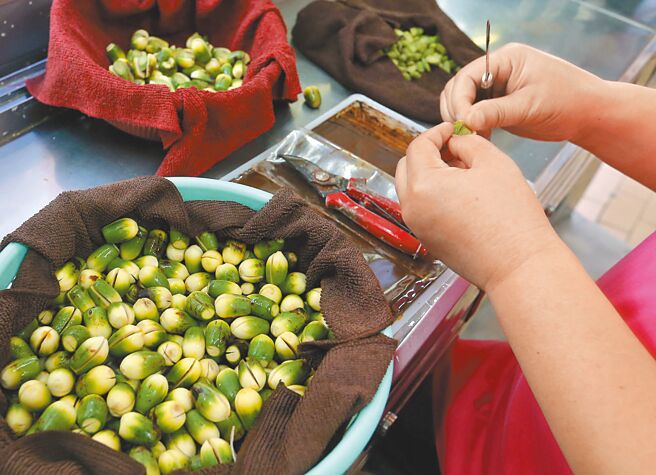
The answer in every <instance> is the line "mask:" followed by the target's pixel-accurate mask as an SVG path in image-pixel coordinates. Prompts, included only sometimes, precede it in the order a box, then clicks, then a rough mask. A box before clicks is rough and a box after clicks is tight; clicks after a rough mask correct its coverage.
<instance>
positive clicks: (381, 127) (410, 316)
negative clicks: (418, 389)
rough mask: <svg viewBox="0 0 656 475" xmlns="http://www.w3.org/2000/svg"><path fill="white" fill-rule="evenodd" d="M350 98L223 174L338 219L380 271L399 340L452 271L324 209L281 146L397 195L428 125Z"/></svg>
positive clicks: (393, 196) (378, 190) (390, 195)
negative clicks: (397, 183)
mask: <svg viewBox="0 0 656 475" xmlns="http://www.w3.org/2000/svg"><path fill="white" fill-rule="evenodd" d="M351 97H352V99H351V101H348V100H347V102H346V103H342V105H341V106H339V107H338V108H337V109H336V110H332V111H329V112H328V113H327V114H326V115H325V116H324V117H322V118H320V119H318V120H317V121H315V122H313V123H311V124H309V125H308V126H307V127H305V128H302V129H297V130H294V131H293V132H291V133H290V134H289V135H288V136H287V137H285V138H284V139H283V140H282V141H281V142H279V143H278V144H277V145H275V146H273V147H271V148H270V149H269V150H267V151H265V152H264V153H262V154H260V155H259V156H257V157H256V158H254V159H253V160H252V161H250V162H248V163H247V164H246V165H244V166H243V167H242V168H240V169H238V170H236V171H235V172H233V173H231V174H230V175H228V176H227V177H226V178H224V179H230V180H231V181H233V182H236V183H241V184H244V185H248V186H253V187H255V188H259V189H262V190H265V191H268V192H271V193H275V192H276V191H277V190H278V189H280V188H281V187H285V186H287V187H291V188H292V189H294V190H295V191H296V192H297V193H298V194H299V195H301V196H302V197H303V198H304V199H305V200H307V202H308V204H309V205H310V206H312V207H313V208H315V209H316V210H317V212H318V213H320V214H322V215H323V216H325V217H327V218H328V219H330V220H332V221H333V222H334V223H335V224H336V225H337V226H339V227H340V228H341V229H342V231H343V232H344V233H345V234H346V235H348V236H349V237H350V238H351V239H352V240H353V242H354V243H355V244H356V246H358V247H359V248H360V249H361V250H362V253H363V255H364V257H365V259H366V260H367V262H368V263H369V266H370V267H371V270H372V271H373V272H374V274H375V275H376V277H377V278H378V280H379V282H380V284H381V287H382V289H383V291H384V292H385V295H386V298H387V300H388V301H389V303H390V305H391V307H392V310H393V312H394V313H395V315H396V316H397V321H396V323H395V325H394V327H396V328H395V329H394V330H395V337H397V338H399V339H401V338H402V337H403V336H405V335H407V334H408V333H409V332H410V331H411V329H412V327H413V325H414V323H416V322H417V321H418V319H419V318H421V316H423V314H424V313H425V312H426V311H427V310H428V309H429V308H430V306H431V305H432V304H433V303H434V302H435V301H436V300H437V299H438V298H439V294H440V293H441V292H443V291H444V289H445V284H444V281H445V279H447V276H446V274H452V273H451V271H448V270H447V268H446V267H445V266H444V265H443V264H442V263H441V262H440V261H438V260H434V259H433V258H431V257H426V258H421V257H418V258H413V257H412V256H408V255H406V254H403V253H401V252H399V251H397V250H395V249H393V248H391V247H389V246H387V245H386V244H384V243H383V242H381V241H379V240H378V239H376V238H375V237H373V236H372V235H370V234H369V233H367V232H366V231H364V230H362V229H361V228H360V227H359V226H357V225H356V224H354V223H353V222H351V221H350V220H348V219H347V218H346V217H344V216H343V215H342V214H341V213H339V212H336V211H333V210H329V209H326V208H325V207H324V205H323V199H322V198H321V197H320V196H319V195H318V194H317V193H315V191H314V190H313V188H312V187H311V186H310V185H309V184H307V183H306V182H305V181H304V180H303V178H302V177H301V175H300V174H298V173H297V172H296V171H295V170H294V169H293V168H291V167H290V166H289V165H288V164H287V163H285V162H284V160H282V159H280V158H278V154H279V153H289V154H293V155H298V156H301V157H304V158H306V159H308V160H310V161H312V162H314V163H316V164H317V165H319V166H321V167H322V168H324V169H325V170H327V171H329V172H331V173H335V174H339V175H342V176H344V177H346V178H351V177H356V178H366V179H367V180H368V182H367V185H368V187H370V189H371V190H372V191H374V192H376V193H378V194H380V195H383V196H386V197H388V198H391V199H394V200H397V196H396V190H395V187H394V178H393V174H394V171H395V169H396V164H397V162H398V160H399V159H400V158H401V157H402V156H403V155H404V154H405V149H406V148H407V146H408V144H409V143H410V142H411V141H412V139H413V138H414V137H415V136H416V135H417V134H418V133H420V132H421V131H422V130H423V128H422V127H421V126H419V125H418V124H415V123H414V122H411V121H409V120H408V119H405V118H403V117H401V116H398V115H396V114H395V113H393V112H392V111H389V110H388V109H386V108H384V107H383V106H378V105H377V104H376V103H375V102H373V101H370V100H368V98H364V97H362V96H351ZM436 231H437V230H436ZM447 271H448V272H447ZM436 281H438V282H436Z"/></svg>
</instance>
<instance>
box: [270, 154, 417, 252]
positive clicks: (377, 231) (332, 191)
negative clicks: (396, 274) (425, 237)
mask: <svg viewBox="0 0 656 475" xmlns="http://www.w3.org/2000/svg"><path fill="white" fill-rule="evenodd" d="M278 156H279V157H280V158H282V159H284V160H285V161H286V162H287V163H288V164H289V165H291V166H292V167H293V168H294V169H295V170H296V171H297V172H299V173H300V174H301V175H303V178H305V181H307V182H308V183H309V184H310V185H312V187H313V188H314V189H315V191H316V192H317V193H319V194H320V195H321V196H322V197H323V198H324V199H325V205H326V207H327V208H330V209H334V210H337V211H340V212H341V213H342V214H344V216H346V217H347V218H349V219H350V220H352V221H353V222H354V223H356V224H357V225H358V226H360V227H361V228H362V229H364V230H365V231H367V232H368V233H370V234H372V235H373V236H375V237H376V238H378V239H380V240H381V241H383V242H384V243H385V244H388V245H390V246H392V247H393V248H395V249H397V250H399V251H401V252H404V253H405V254H409V255H411V256H416V255H420V256H425V255H426V254H428V251H427V250H426V248H425V247H424V246H422V245H421V243H420V242H419V240H418V239H417V238H416V237H414V236H413V235H412V233H411V232H410V230H409V229H408V227H407V226H406V225H405V223H404V222H403V217H402V216H401V207H400V206H399V204H398V203H397V202H396V201H394V200H391V199H389V198H386V197H384V196H380V195H377V194H375V193H372V192H370V191H369V190H368V189H367V187H366V183H367V179H366V178H344V177H342V176H339V175H334V174H332V173H330V172H327V171H326V170H324V169H323V168H321V167H320V166H318V165H316V164H314V163H312V162H311V161H309V160H306V159H305V158H303V157H298V156H296V155H287V154H280V155H278Z"/></svg>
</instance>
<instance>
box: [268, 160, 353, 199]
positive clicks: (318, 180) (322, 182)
mask: <svg viewBox="0 0 656 475" xmlns="http://www.w3.org/2000/svg"><path fill="white" fill-rule="evenodd" d="M278 157H279V158H282V159H283V160H285V161H286V162H287V163H288V164H289V165H291V166H292V167H293V168H294V170H296V171H297V172H299V173H300V174H301V175H303V178H305V180H306V181H307V182H308V183H309V184H311V185H312V186H314V188H315V189H316V190H317V191H318V192H319V193H320V194H321V195H322V196H325V195H326V194H327V193H331V192H334V191H337V190H341V189H342V188H344V187H345V186H346V179H344V178H342V177H340V176H337V175H334V174H332V173H330V172H327V171H326V170H324V169H323V168H321V167H320V166H319V165H317V164H316V163H313V162H311V161H309V160H307V159H305V158H303V157H299V156H297V155H289V154H278Z"/></svg>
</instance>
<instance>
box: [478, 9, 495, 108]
mask: <svg viewBox="0 0 656 475" xmlns="http://www.w3.org/2000/svg"><path fill="white" fill-rule="evenodd" d="M493 84H494V76H493V75H492V73H491V72H490V20H488V21H487V27H486V31H485V73H483V77H482V78H481V89H483V90H484V91H486V96H487V98H489V97H491V95H492V91H491V89H492V85H493Z"/></svg>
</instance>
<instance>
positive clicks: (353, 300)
mask: <svg viewBox="0 0 656 475" xmlns="http://www.w3.org/2000/svg"><path fill="white" fill-rule="evenodd" d="M123 216H130V217H133V218H134V219H136V220H138V222H139V223H140V224H143V225H144V226H147V227H168V226H174V227H176V228H178V229H180V230H181V231H183V232H185V233H187V234H188V235H191V236H194V235H197V234H198V233H199V232H201V231H203V230H211V231H215V232H216V233H217V235H218V236H219V239H222V240H224V239H228V238H232V239H239V240H242V241H245V242H247V243H250V244H253V243H255V242H257V241H259V240H262V239H266V238H283V239H287V240H288V242H290V243H291V245H292V247H293V248H294V249H295V250H296V251H297V252H298V256H299V263H298V265H299V268H300V270H302V271H304V272H306V273H307V279H308V285H309V286H317V285H321V287H322V296H321V306H322V308H323V312H324V315H325V318H326V321H327V323H328V325H329V326H330V327H331V329H332V330H333V331H334V333H335V335H336V337H337V338H336V339H335V340H331V341H323V342H314V343H304V344H303V345H301V350H302V351H301V353H302V355H307V356H308V359H309V361H311V363H312V364H313V365H315V367H316V369H317V371H316V374H315V376H314V378H313V380H312V383H311V384H310V385H309V387H308V389H307V392H306V394H305V396H304V397H303V398H301V397H300V396H298V395H297V394H296V393H293V392H291V391H289V390H287V389H286V388H284V387H283V386H281V387H279V388H278V389H276V390H275V391H274V393H273V395H272V396H271V397H270V398H269V399H268V400H267V402H266V403H265V405H264V408H263V410H262V414H261V417H260V418H259V420H258V422H257V424H256V426H255V427H254V428H253V430H252V431H250V432H249V433H248V435H247V436H246V439H245V440H244V443H243V445H242V446H241V448H240V450H239V454H238V460H237V463H236V464H235V465H233V466H225V465H222V466H215V467H211V468H208V469H205V470H203V471H202V473H207V474H209V473H234V474H251V473H276V474H278V473H280V474H298V473H303V472H305V471H307V470H308V469H309V468H311V467H312V466H313V465H314V464H315V463H316V462H317V461H318V460H319V459H320V457H321V455H322V453H323V451H324V450H325V449H326V447H327V446H328V444H329V442H330V441H331V439H332V437H333V436H334V435H335V433H336V432H337V431H338V430H339V429H340V427H341V426H343V424H344V423H346V422H348V420H349V418H350V417H351V416H352V415H353V414H355V413H356V412H357V411H359V410H360V409H361V408H362V407H364V405H365V404H366V403H367V402H369V401H370V400H371V398H372V397H373V395H374V393H375V392H376V390H377V388H378V384H379V383H380V380H381V379H382V377H383V375H384V373H385V370H386V368H387V366H388V364H389V362H390V360H391V358H392V355H393V352H394V348H395V346H396V343H395V342H394V340H392V339H390V338H387V337H385V336H382V335H380V334H379V332H380V331H381V330H382V329H383V328H385V327H387V326H388V325H389V324H390V323H391V322H392V314H391V311H390V310H389V307H388V305H387V303H386V302H385V298H384V296H383V294H382V291H381V290H380V287H379V285H378V282H377V280H376V279H375V277H374V276H373V274H372V273H371V271H370V270H369V267H368V266H367V264H366V262H365V260H364V258H363V257H362V254H361V253H360V252H359V251H358V250H357V249H356V248H355V247H354V246H352V245H351V244H350V243H349V242H348V241H347V240H345V239H344V238H343V235H342V234H341V233H340V231H339V230H338V229H337V228H336V227H335V226H334V225H333V224H331V223H330V222H328V221H327V220H325V219H323V218H321V217H320V216H318V215H317V214H316V213H315V212H313V211H312V210H311V209H310V208H309V207H308V206H307V205H306V204H305V203H304V202H303V201H302V200H301V198H299V197H298V196H296V195H295V194H294V193H293V192H291V191H290V190H289V189H284V190H282V191H280V192H279V193H277V194H276V195H275V196H274V197H273V198H272V199H271V201H270V202H269V203H268V204H267V205H266V206H265V207H264V208H263V209H262V210H261V211H259V212H254V211H252V210H251V209H249V208H247V207H245V206H243V205H240V204H238V203H234V202H227V201H189V202H183V201H182V198H181V197H180V194H179V193H178V191H177V189H176V188H175V186H174V185H173V184H172V183H171V182H170V181H168V180H166V179H164V178H158V177H144V178H136V179H133V180H128V181H123V182H119V183H115V184H112V185H107V186H102V187H98V188H92V189H90V190H84V191H72V192H66V193H62V194H61V195H59V197H57V198H56V199H55V200H53V201H52V202H51V203H50V204H48V205H47V206H46V207H45V208H44V209H42V210H41V211H40V212H39V213H37V214H36V215H35V216H33V217H32V218H31V219H29V220H28V221H26V222H25V223H24V224H23V225H22V226H21V227H20V228H18V229H17V230H16V231H15V232H13V233H11V234H10V235H8V236H7V237H6V238H5V239H4V240H3V242H2V246H3V247H4V245H6V244H7V243H8V242H10V241H17V242H22V243H24V244H26V245H27V246H29V247H30V251H28V254H27V256H26V259H25V261H24V262H23V264H22V265H21V268H20V270H19V272H18V274H17V277H16V279H15V280H14V282H13V284H12V287H11V288H10V289H7V290H3V291H1V292H0V364H2V365H4V364H6V363H7V361H8V359H9V344H8V340H9V337H10V336H11V335H12V334H13V333H15V332H16V331H17V330H19V329H21V328H22V327H24V326H25V325H26V324H27V323H28V322H29V321H30V320H31V319H33V318H34V317H35V316H36V315H37V314H38V312H39V311H40V310H42V309H43V308H44V307H46V306H48V304H49V302H50V301H51V300H52V298H54V297H55V296H56V295H57V292H58V285H57V281H56V279H55V277H54V275H53V272H54V270H55V269H56V268H57V267H58V266H60V265H62V264H63V263H64V262H66V261H67V260H68V259H70V258H71V257H73V256H76V255H79V256H83V257H84V256H88V255H89V254H90V252H91V251H92V250H93V249H95V248H96V247H97V246H99V245H100V244H102V243H103V239H102V235H101V231H100V230H101V227H102V226H103V225H104V224H107V223H109V222H111V221H113V220H115V219H117V218H119V217H123ZM6 409H7V393H0V414H2V415H4V414H5V412H6ZM0 473H2V474H24V473H30V474H31V475H37V474H52V473H58V474H60V475H68V474H99V475H100V474H102V475H105V474H108V473H121V474H124V473H145V472H144V469H143V467H142V466H141V465H139V464H138V463H137V462H135V461H133V460H132V459H130V458H129V457H128V456H127V455H126V454H124V453H119V452H115V451H113V450H111V449H109V448H107V447H104V446H103V445H101V444H99V443H97V442H95V441H93V440H91V439H90V438H87V437H84V436H81V435H78V434H74V433H72V432H44V433H39V434H33V435H30V436H27V437H23V438H20V439H18V440H15V438H14V436H13V434H12V432H11V430H10V429H9V427H8V426H7V424H6V421H5V420H4V418H2V417H0Z"/></svg>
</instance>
